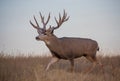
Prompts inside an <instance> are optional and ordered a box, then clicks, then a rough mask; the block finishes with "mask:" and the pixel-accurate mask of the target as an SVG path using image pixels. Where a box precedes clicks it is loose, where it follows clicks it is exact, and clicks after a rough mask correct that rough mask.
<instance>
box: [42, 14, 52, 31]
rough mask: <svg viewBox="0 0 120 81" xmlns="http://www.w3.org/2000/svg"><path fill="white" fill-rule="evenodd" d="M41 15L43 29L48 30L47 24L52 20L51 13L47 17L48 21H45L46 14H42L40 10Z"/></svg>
mask: <svg viewBox="0 0 120 81" xmlns="http://www.w3.org/2000/svg"><path fill="white" fill-rule="evenodd" d="M40 17H41V22H42V24H43V29H44V30H46V25H47V23H48V22H49V20H50V13H49V15H48V18H47V21H46V22H45V20H44V16H42V14H41V12H40Z"/></svg>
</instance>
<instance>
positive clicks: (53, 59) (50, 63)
mask: <svg viewBox="0 0 120 81" xmlns="http://www.w3.org/2000/svg"><path fill="white" fill-rule="evenodd" d="M57 61H59V58H57V57H52V59H51V61H50V62H49V63H48V65H47V67H46V69H45V70H46V71H47V70H48V69H49V67H50V66H51V65H52V64H54V63H56V62H57Z"/></svg>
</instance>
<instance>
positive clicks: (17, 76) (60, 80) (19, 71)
mask: <svg viewBox="0 0 120 81" xmlns="http://www.w3.org/2000/svg"><path fill="white" fill-rule="evenodd" d="M99 59H100V60H101V62H102V63H103V64H104V72H105V79H104V75H103V72H102V70H101V69H100V67H99V66H97V67H96V68H95V69H94V70H93V71H92V72H91V73H89V74H85V73H83V71H84V70H85V69H87V67H89V66H90V65H91V63H90V62H89V61H87V60H86V59H85V58H84V57H82V58H80V59H76V60H75V72H74V73H71V72H70V71H69V68H70V63H69V61H65V60H61V61H59V62H58V63H56V64H54V65H53V66H51V67H50V69H49V71H48V72H45V71H44V68H45V66H46V65H47V64H48V62H49V61H50V57H21V56H19V57H13V56H4V55H3V54H0V81H105V80H106V81H120V56H116V57H104V58H100V57H99Z"/></svg>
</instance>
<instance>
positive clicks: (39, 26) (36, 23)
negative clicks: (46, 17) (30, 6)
mask: <svg viewBox="0 0 120 81" xmlns="http://www.w3.org/2000/svg"><path fill="white" fill-rule="evenodd" d="M34 20H35V22H36V24H37V27H40V26H39V24H38V22H37V20H36V18H35V16H34Z"/></svg>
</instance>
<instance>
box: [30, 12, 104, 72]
mask: <svg viewBox="0 0 120 81" xmlns="http://www.w3.org/2000/svg"><path fill="white" fill-rule="evenodd" d="M39 14H40V19H41V23H42V24H43V27H40V26H39V24H38V22H37V19H36V18H35V16H34V20H35V23H36V25H35V24H33V23H32V22H31V20H30V21H29V22H30V24H31V25H32V26H33V27H34V28H35V29H37V32H38V34H39V35H38V36H37V37H36V40H38V41H43V42H44V43H45V45H46V46H47V47H48V49H49V51H50V52H51V55H52V58H51V61H50V62H49V63H48V65H47V67H46V69H45V70H46V71H47V70H48V69H49V68H50V66H51V65H53V64H54V63H56V62H58V61H59V60H60V59H64V60H69V61H70V64H71V71H74V60H75V59H76V58H80V57H82V56H84V57H85V58H86V59H88V60H89V61H90V62H92V67H91V68H90V69H89V71H91V70H92V69H93V68H94V67H95V66H96V64H100V65H101V66H102V64H101V63H100V62H98V60H97V58H96V53H97V51H99V46H98V43H97V41H95V40H93V39H89V38H79V37H78V38H77V37H62V38H58V37H57V36H56V35H55V34H54V30H56V29H58V28H60V27H61V25H62V24H63V23H64V22H66V21H68V20H69V18H70V16H67V13H66V11H65V10H64V11H63V15H61V14H60V13H59V17H58V19H57V18H56V17H54V19H55V22H56V26H52V25H49V28H47V24H48V22H49V20H50V17H51V15H50V13H49V14H48V17H47V18H46V21H45V17H44V16H43V15H42V14H41V12H40V13H39Z"/></svg>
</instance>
